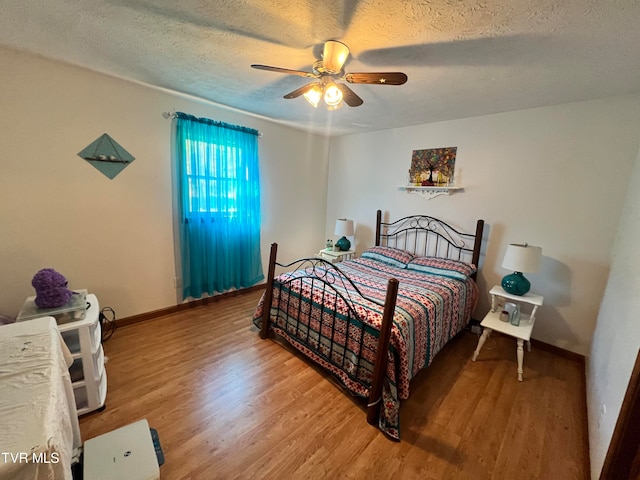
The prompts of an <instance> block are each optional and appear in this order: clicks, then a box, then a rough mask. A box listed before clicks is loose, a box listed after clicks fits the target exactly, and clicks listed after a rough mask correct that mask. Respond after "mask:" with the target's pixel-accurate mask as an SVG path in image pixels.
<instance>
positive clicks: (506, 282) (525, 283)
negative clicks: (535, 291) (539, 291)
mask: <svg viewBox="0 0 640 480" xmlns="http://www.w3.org/2000/svg"><path fill="white" fill-rule="evenodd" d="M502 288H504V291H505V292H507V293H510V294H512V295H524V294H525V293H527V292H528V291H529V290H530V289H531V282H529V280H527V279H526V278H524V275H522V272H513V273H511V274H509V275H505V277H504V278H503V279H502Z"/></svg>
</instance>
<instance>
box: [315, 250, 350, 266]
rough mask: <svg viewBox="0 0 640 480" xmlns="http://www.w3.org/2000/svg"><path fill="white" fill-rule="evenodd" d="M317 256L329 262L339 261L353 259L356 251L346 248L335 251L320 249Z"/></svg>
mask: <svg viewBox="0 0 640 480" xmlns="http://www.w3.org/2000/svg"><path fill="white" fill-rule="evenodd" d="M317 256H318V257H320V258H323V259H325V260H327V261H328V262H331V263H340V262H342V261H344V260H353V259H354V258H355V257H356V251H355V250H347V251H337V252H336V251H333V250H320V251H319V252H318V254H317Z"/></svg>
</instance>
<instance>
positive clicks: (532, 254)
mask: <svg viewBox="0 0 640 480" xmlns="http://www.w3.org/2000/svg"><path fill="white" fill-rule="evenodd" d="M541 258H542V248H540V247H534V246H532V245H529V244H526V243H512V244H510V245H509V246H508V247H507V253H505V255H504V260H503V261H502V266H503V268H506V269H507V270H513V273H511V274H509V275H506V276H505V277H504V278H503V279H502V288H504V290H505V291H506V292H507V293H511V294H512V295H524V294H525V293H527V292H528V291H529V289H530V288H531V282H529V280H527V279H526V278H525V276H524V275H523V273H534V272H537V271H538V270H539V269H540V260H541Z"/></svg>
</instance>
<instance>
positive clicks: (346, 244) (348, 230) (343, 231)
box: [335, 218, 353, 252]
mask: <svg viewBox="0 0 640 480" xmlns="http://www.w3.org/2000/svg"><path fill="white" fill-rule="evenodd" d="M335 234H336V235H338V236H340V235H342V237H341V238H340V240H338V241H337V242H336V246H337V247H338V248H339V249H340V250H342V251H343V252H346V251H348V250H349V249H350V248H351V242H350V241H349V240H348V239H347V237H351V236H352V235H353V220H347V219H346V218H339V219H338V220H336V231H335Z"/></svg>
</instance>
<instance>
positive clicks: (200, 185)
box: [173, 113, 264, 299]
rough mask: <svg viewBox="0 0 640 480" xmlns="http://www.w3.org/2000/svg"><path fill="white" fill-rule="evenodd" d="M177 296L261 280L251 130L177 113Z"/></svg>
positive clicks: (256, 173) (257, 192)
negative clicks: (179, 276) (179, 287)
mask: <svg viewBox="0 0 640 480" xmlns="http://www.w3.org/2000/svg"><path fill="white" fill-rule="evenodd" d="M173 124H174V125H173V126H174V139H173V156H174V161H175V162H176V167H177V181H178V182H177V184H178V214H179V215H180V218H179V221H180V224H179V228H180V251H181V262H182V286H183V290H182V296H183V299H186V298H188V297H193V298H200V297H202V295H203V294H204V293H207V294H209V295H213V294H214V293H216V292H224V291H227V290H231V289H237V288H244V287H248V286H251V285H254V284H255V283H257V282H259V281H261V280H262V279H263V278H264V275H263V271H262V259H261V255H260V183H259V176H260V175H259V170H258V132H257V131H256V130H253V129H250V128H246V127H241V126H235V125H229V124H226V123H223V122H217V121H214V120H209V119H205V118H196V117H194V116H191V115H187V114H184V113H176V115H175V117H174V120H173Z"/></svg>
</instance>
